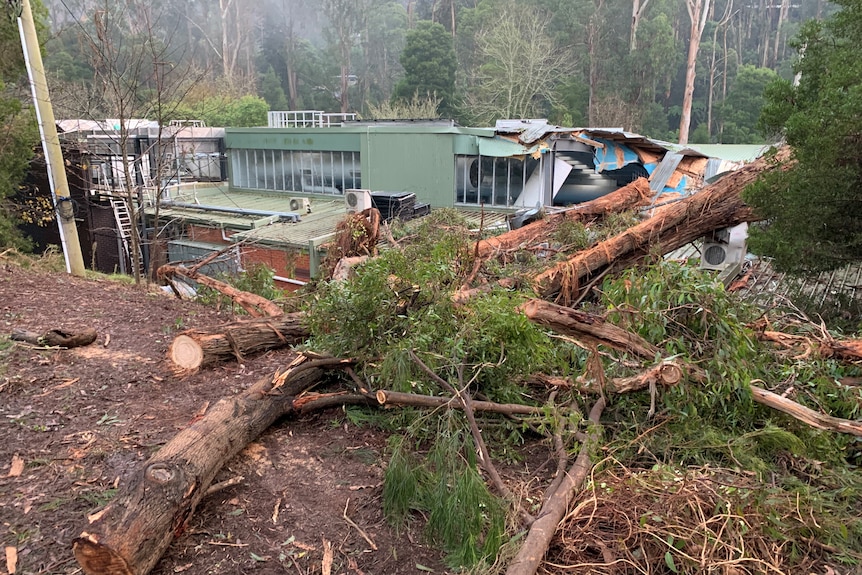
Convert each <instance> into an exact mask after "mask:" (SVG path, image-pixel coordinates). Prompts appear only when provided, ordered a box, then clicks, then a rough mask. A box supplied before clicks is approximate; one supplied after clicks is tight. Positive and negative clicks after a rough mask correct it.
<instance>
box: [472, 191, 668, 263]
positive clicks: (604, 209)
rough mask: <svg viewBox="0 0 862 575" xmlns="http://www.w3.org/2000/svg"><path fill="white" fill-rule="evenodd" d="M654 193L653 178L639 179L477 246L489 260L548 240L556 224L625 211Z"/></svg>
mask: <svg viewBox="0 0 862 575" xmlns="http://www.w3.org/2000/svg"><path fill="white" fill-rule="evenodd" d="M651 195H652V193H651V192H650V188H649V181H648V180H647V179H646V178H638V179H637V180H635V181H634V182H632V183H630V184H628V185H626V186H623V187H622V188H620V189H618V190H615V191H613V192H611V193H609V194H606V195H604V196H601V197H599V198H596V199H594V200H591V201H589V202H584V203H582V204H578V205H577V206H575V207H573V208H569V209H567V210H565V211H562V212H557V213H554V214H550V215H548V216H546V217H545V218H543V219H541V220H538V221H535V222H533V223H530V224H527V225H526V226H523V227H521V228H518V229H516V230H512V231H510V232H506V233H504V234H500V235H498V236H494V237H491V238H488V239H487V240H482V241H480V242H479V244H478V246H477V248H476V255H477V256H478V257H479V258H482V259H485V258H488V257H490V256H492V255H494V254H495V253H499V252H506V251H509V250H513V249H517V248H518V247H520V246H525V245H531V244H533V243H537V242H542V241H547V238H548V237H549V236H550V235H551V234H552V233H553V231H554V230H555V229H556V227H557V226H558V225H559V224H560V222H563V221H584V220H588V219H590V218H591V217H596V216H602V215H605V214H609V213H612V212H624V211H625V210H630V209H632V208H636V207H638V206H645V205H647V204H648V203H649V200H650V197H651Z"/></svg>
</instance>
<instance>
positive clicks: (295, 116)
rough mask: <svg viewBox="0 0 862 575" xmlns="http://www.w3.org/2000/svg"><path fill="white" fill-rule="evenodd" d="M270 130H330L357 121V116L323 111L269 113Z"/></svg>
mask: <svg viewBox="0 0 862 575" xmlns="http://www.w3.org/2000/svg"><path fill="white" fill-rule="evenodd" d="M266 119H267V125H268V127H270V128H330V127H333V126H341V125H342V124H343V123H344V122H350V121H354V120H356V114H340V113H334V114H330V113H326V112H324V111H322V110H291V111H287V112H267V117H266Z"/></svg>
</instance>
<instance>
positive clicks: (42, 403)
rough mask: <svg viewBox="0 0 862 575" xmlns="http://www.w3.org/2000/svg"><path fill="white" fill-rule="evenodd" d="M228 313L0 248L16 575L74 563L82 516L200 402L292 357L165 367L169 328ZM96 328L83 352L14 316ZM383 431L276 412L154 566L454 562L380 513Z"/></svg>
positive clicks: (335, 417) (3, 521) (340, 417)
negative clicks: (19, 334) (327, 554)
mask: <svg viewBox="0 0 862 575" xmlns="http://www.w3.org/2000/svg"><path fill="white" fill-rule="evenodd" d="M231 319H232V318H231V317H230V316H229V315H228V314H226V313H225V312H218V311H217V310H215V309H214V308H210V307H205V306H202V305H197V304H193V303H188V302H181V301H178V300H176V299H173V298H172V297H170V296H167V295H163V294H157V293H147V292H146V291H145V290H143V289H140V288H135V287H132V286H128V285H123V284H119V283H115V282H111V281H107V280H83V279H78V278H73V277H71V276H68V275H66V274H48V273H45V272H39V271H33V270H25V269H22V268H20V267H17V266H15V265H12V264H9V263H5V262H4V261H3V260H2V259H0V534H2V535H0V539H2V544H3V546H4V547H11V548H14V549H15V550H16V551H17V573H28V574H29V573H45V574H61V573H62V574H72V573H76V572H80V570H79V568H78V565H77V563H76V562H75V560H74V557H73V556H72V552H71V542H72V540H73V538H74V537H76V536H77V535H78V534H79V533H80V532H81V531H82V530H83V529H84V528H85V527H86V524H87V516H88V515H89V514H92V513H94V512H95V511H97V510H98V509H100V508H101V507H102V506H103V505H104V504H105V503H106V502H107V501H108V500H110V498H111V497H112V496H113V494H114V493H115V492H116V488H117V486H118V485H121V484H122V483H123V482H124V480H125V479H126V478H127V477H128V476H129V474H130V473H132V471H133V470H134V469H135V468H136V467H137V466H139V465H140V464H141V463H142V462H144V461H145V460H146V459H147V458H148V457H149V456H150V455H151V454H152V453H153V452H154V451H156V450H157V449H158V448H159V447H160V446H161V445H163V444H164V443H165V442H167V441H168V440H169V439H171V438H172V437H173V436H174V435H175V434H176V433H177V431H178V430H180V429H182V428H183V427H184V426H186V425H187V423H188V422H189V421H190V420H191V419H192V418H193V417H194V415H195V414H196V413H198V412H200V411H202V410H203V409H205V408H206V406H208V405H210V404H213V403H215V402H216V401H217V400H218V399H220V398H221V397H224V396H228V395H232V394H235V393H237V392H238V391H240V390H242V389H244V388H246V387H248V386H250V385H251V384H253V383H254V382H255V381H257V380H258V379H259V378H261V377H264V376H267V375H270V374H272V373H273V372H274V371H275V370H276V368H278V367H279V366H284V365H286V364H287V363H289V361H290V359H291V355H290V353H289V352H277V353H276V352H272V353H269V354H265V355H262V356H258V357H254V358H249V359H247V360H246V361H245V362H244V363H242V364H238V363H236V362H234V363H228V364H224V365H222V366H219V367H217V368H214V369H208V370H203V371H201V372H199V373H196V374H193V375H190V376H186V377H178V376H177V375H175V374H174V373H173V372H172V371H171V369H170V367H169V365H168V363H167V361H166V359H165V352H166V350H167V347H168V344H169V342H170V341H171V339H172V337H173V336H174V334H175V333H177V332H178V331H181V330H184V329H187V328H201V327H206V326H212V325H216V324H219V323H222V322H225V321H229V320H231ZM88 327H91V328H95V329H96V330H97V331H98V334H99V335H98V339H97V340H96V342H95V343H94V344H92V345H90V346H87V347H82V348H77V349H70V350H60V349H44V348H37V347H34V346H31V345H28V344H23V343H17V342H11V341H10V340H9V339H8V336H9V334H10V333H11V331H12V330H13V329H16V328H17V329H26V330H29V331H35V332H39V333H42V332H44V331H47V330H49V329H55V328H58V329H64V330H68V331H73V332H74V331H80V330H82V329H84V328H88ZM385 443H386V437H385V435H383V434H381V433H379V432H377V431H375V430H372V429H367V428H359V427H356V426H354V425H352V424H350V423H349V422H348V421H347V420H346V418H345V416H344V414H343V412H342V411H341V410H339V409H333V410H330V411H326V412H321V413H318V414H315V415H311V416H308V417H306V418H303V419H301V420H285V421H279V422H278V423H277V424H276V425H275V426H273V427H272V428H270V429H269V430H268V431H267V432H266V433H265V434H264V435H263V436H262V437H260V438H259V439H258V440H257V441H256V442H254V443H252V444H251V445H250V446H249V447H248V448H247V449H246V450H245V451H244V452H242V453H241V454H240V455H238V456H237V457H235V458H234V459H233V460H231V461H230V462H229V464H228V465H227V466H226V468H225V469H223V470H222V471H221V472H220V473H219V475H218V476H217V477H216V482H219V481H224V480H227V479H230V478H233V477H237V476H241V477H243V479H242V481H241V482H240V483H239V484H238V485H236V486H233V487H229V488H226V489H224V490H222V491H219V492H217V493H215V494H213V495H210V496H208V497H207V498H205V499H204V500H203V502H202V503H201V505H200V507H198V509H197V511H196V513H195V514H194V516H193V518H192V519H191V521H190V524H189V527H188V529H187V530H186V531H185V533H183V534H182V535H181V536H180V537H179V538H178V539H177V540H175V541H174V543H173V544H172V545H171V546H170V548H169V549H168V551H167V553H166V554H165V555H164V557H163V558H162V560H161V561H160V562H159V563H158V565H157V566H156V568H155V570H154V571H153V573H156V574H159V575H166V574H169V573H184V574H186V575H200V574H204V573H247V572H255V573H299V574H311V573H321V569H322V559H323V554H324V547H325V546H331V549H332V551H333V563H332V573H333V574H338V573H348V574H349V573H355V574H357V575H362V574H369V575H370V574H398V573H427V572H431V571H433V572H435V573H445V572H446V569H445V566H444V564H443V563H442V554H441V553H440V552H439V551H438V550H436V549H434V548H433V547H432V546H430V545H429V544H428V542H427V541H426V540H425V539H424V538H423V536H422V533H421V526H420V525H418V524H416V525H411V526H409V527H408V528H402V529H400V530H396V529H394V528H393V527H391V526H389V525H388V524H387V522H386V521H385V520H384V518H383V514H382V504H381V494H382V481H383V465H384V463H383V462H384V461H385V458H384V457H382V455H383V451H384V447H385ZM22 460H23V470H21V469H20V463H21V461H22ZM16 466H17V467H18V469H17V470H16ZM347 518H349V520H350V521H348V519H347ZM350 522H353V523H355V526H354V525H351V523H350ZM357 527H358V528H357ZM360 529H361V530H362V531H363V532H364V535H363V534H362V533H360ZM366 537H367V538H366ZM0 557H2V556H0ZM5 568H6V562H5V561H3V560H2V559H0V573H3V572H5Z"/></svg>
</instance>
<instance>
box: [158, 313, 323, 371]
mask: <svg viewBox="0 0 862 575" xmlns="http://www.w3.org/2000/svg"><path fill="white" fill-rule="evenodd" d="M304 318H305V314H304V313H302V312H296V313H288V314H283V315H280V316H277V317H264V318H256V319H250V320H240V321H235V322H232V323H228V324H224V325H220V326H217V327H215V328H213V329H211V330H197V329H189V330H186V331H184V332H182V333H180V334H178V335H177V336H176V337H175V338H174V341H173V342H171V346H170V348H169V349H168V357H170V359H171V362H173V364H174V365H175V366H177V367H178V368H180V369H187V370H194V369H198V368H201V367H206V366H208V365H213V364H215V363H218V362H222V361H228V360H231V359H237V360H240V359H242V357H243V356H244V355H247V354H254V353H260V352H262V351H266V350H270V349H277V348H281V347H287V346H290V345H296V344H297V343H300V342H302V341H304V340H305V339H306V338H307V337H308V335H309V332H308V328H306V327H305V325H304V321H303V320H304Z"/></svg>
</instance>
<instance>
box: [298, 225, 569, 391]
mask: <svg viewBox="0 0 862 575" xmlns="http://www.w3.org/2000/svg"><path fill="white" fill-rule="evenodd" d="M455 215H456V214H455V212H450V211H446V210H441V211H440V212H434V213H433V214H432V215H431V216H430V217H429V218H425V220H426V221H425V222H423V223H422V224H421V226H420V227H419V228H418V229H417V230H416V235H417V237H419V238H422V240H421V241H419V242H417V243H415V244H413V245H411V246H409V247H407V248H406V249H405V251H404V252H400V251H388V252H386V253H384V254H382V255H381V256H380V257H378V258H375V259H374V260H372V261H370V262H368V263H366V264H365V265H363V266H362V267H360V268H358V270H357V275H356V277H355V278H354V279H352V280H351V281H349V282H332V283H329V284H324V285H322V286H320V289H319V290H318V291H317V292H316V293H315V294H314V300H313V302H312V303H311V308H310V310H309V322H310V323H309V326H310V329H311V333H312V336H313V340H312V342H311V346H312V347H313V348H314V349H318V350H327V351H329V352H330V353H332V354H334V355H349V356H351V357H354V358H356V359H358V360H360V361H361V362H363V363H364V362H368V363H365V365H366V367H365V376H366V378H368V379H369V380H370V381H371V382H373V384H374V385H375V386H379V387H389V388H393V389H396V390H402V391H408V390H414V391H417V392H420V393H432V394H433V393H436V391H437V388H436V384H432V383H431V382H430V381H428V379H427V376H423V375H422V374H421V372H420V370H419V369H418V368H417V367H416V365H414V364H413V362H411V361H410V359H409V357H408V352H409V351H410V350H414V349H415V350H419V353H421V354H422V360H423V361H424V362H425V363H427V364H428V365H429V366H430V367H431V368H432V369H434V370H435V371H436V372H437V373H438V374H439V375H440V376H441V377H443V378H444V379H450V381H453V382H455V383H457V376H456V372H457V369H458V368H459V366H461V365H463V366H465V368H466V371H465V379H467V380H470V381H474V385H476V386H477V387H478V388H480V389H481V390H482V392H483V393H485V394H487V395H488V396H489V397H492V398H497V399H500V400H504V399H505V398H512V397H515V396H516V395H517V394H518V390H517V388H516V387H515V386H514V385H512V383H511V382H510V381H509V379H510V378H511V377H512V376H514V375H519V374H526V373H531V372H532V371H535V370H540V369H542V368H546V369H549V370H550V371H551V372H557V371H558V370H559V366H560V365H561V364H562V363H564V362H565V361H566V360H565V359H561V357H563V356H564V357H565V358H566V359H568V357H569V356H568V355H565V354H563V355H562V356H560V357H558V356H557V353H558V352H557V349H558V347H559V346H558V345H553V344H552V340H551V339H550V338H549V337H548V336H547V335H546V334H545V333H544V332H542V331H541V330H540V329H539V328H538V327H536V326H535V325H533V324H532V323H530V322H529V321H528V320H527V319H526V317H524V316H523V315H521V314H516V313H512V310H514V309H515V307H517V305H518V304H519V303H521V302H522V301H523V296H521V295H519V294H517V293H512V292H508V291H505V290H502V289H498V290H494V291H492V292H490V293H488V294H486V295H484V296H483V297H481V298H473V299H471V300H470V301H468V302H467V303H465V304H462V305H459V306H456V305H454V304H453V303H452V301H451V299H450V297H449V296H448V294H449V293H450V292H452V291H455V289H457V287H458V286H459V284H460V281H461V280H462V279H463V277H464V276H465V275H466V273H467V272H468V271H469V269H470V266H471V262H472V254H471V248H472V245H471V242H470V241H469V240H468V234H467V231H466V229H465V227H464V225H463V223H458V222H457V220H456V219H447V218H453V217H454V216H455ZM413 286H417V287H418V290H419V291H418V295H417V296H416V297H415V300H414V301H413V302H412V304H411V305H410V306H409V307H408V308H407V310H406V312H405V313H401V312H400V311H399V309H400V308H399V303H400V302H402V301H403V300H404V299H405V295H404V294H405V293H407V292H409V291H413ZM429 351H430V352H431V353H427V354H426V353H425V352H429Z"/></svg>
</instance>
